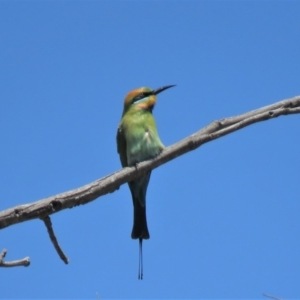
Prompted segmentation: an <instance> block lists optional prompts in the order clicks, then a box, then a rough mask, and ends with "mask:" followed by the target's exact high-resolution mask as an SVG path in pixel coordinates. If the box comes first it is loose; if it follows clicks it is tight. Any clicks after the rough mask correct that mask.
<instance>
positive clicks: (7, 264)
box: [0, 249, 30, 267]
mask: <svg viewBox="0 0 300 300" xmlns="http://www.w3.org/2000/svg"><path fill="white" fill-rule="evenodd" d="M6 253H7V250H6V249H3V250H2V252H1V253H0V267H20V266H24V267H28V266H29V265H30V260H29V257H28V256H27V257H25V258H23V259H19V260H13V261H6V262H4V261H3V260H4V257H5V255H6Z"/></svg>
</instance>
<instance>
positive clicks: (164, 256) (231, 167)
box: [0, 1, 300, 299]
mask: <svg viewBox="0 0 300 300" xmlns="http://www.w3.org/2000/svg"><path fill="white" fill-rule="evenodd" d="M299 14H300V2H298V1H39V2H38V1H22V2H21V1H1V2H0V39H1V46H0V66H1V67H0V108H1V109H0V115H1V118H0V128H1V131H0V140H1V149H0V152H1V160H0V165H1V168H0V176H1V188H0V199H1V202H0V210H4V209H6V208H9V207H13V206H15V205H18V204H24V203H28V202H33V201H36V200H39V199H42V198H45V197H48V196H52V195H55V194H58V193H61V192H65V191H68V190H71V189H74V188H77V187H80V186H82V185H84V184H87V183H89V182H91V181H93V180H96V179H98V178H101V177H102V176H105V175H108V174H110V173H112V172H114V171H116V170H118V169H120V162H119V157H118V155H117V152H116V141H115V136H116V129H117V126H118V122H119V120H120V117H121V113H122V108H123V107H122V106H123V99H124V97H125V95H126V93H127V92H128V91H130V90H132V89H135V88H137V87H140V86H149V87H151V88H157V87H160V86H163V85H167V84H177V86H176V88H172V89H170V90H168V91H166V92H164V93H162V94H160V95H159V97H158V103H157V107H156V108H155V110H154V115H155V118H156V121H157V125H158V131H159V134H160V137H161V139H162V141H163V142H164V144H165V145H166V146H168V145H171V144H173V143H175V142H177V141H179V140H181V139H182V138H184V137H186V136H188V135H190V134H192V133H194V132H196V131H197V130H199V129H201V128H202V127H203V126H205V125H207V124H209V123H210V122H212V121H214V120H216V119H220V118H225V117H229V116H234V115H238V114H241V113H244V112H247V111H250V110H253V109H256V108H259V107H262V106H265V105H268V104H271V103H274V102H276V101H279V100H283V99H286V98H289V97H293V96H296V95H299V94H300V89H299V86H300V85H299V78H300V77H299V70H300V60H299V53H300V42H299V31H300V23H299ZM299 118H300V116H299V115H292V116H287V117H280V118H277V119H275V120H271V121H267V122H262V123H258V124H255V125H252V126H250V127H247V128H245V129H242V130H240V131H238V132H235V133H232V134H230V135H228V136H226V137H223V138H220V139H218V140H215V141H213V142H211V143H208V144H205V145H204V146H202V147H200V148H199V149H197V150H196V151H193V152H190V153H188V154H186V155H184V156H181V157H179V158H178V159H176V160H173V161H172V162H170V163H167V164H165V165H163V166H161V167H160V168H158V169H156V170H155V171H154V172H153V174H152V177H151V182H150V185H149V188H148V195H147V210H148V223H149V224H148V225H149V230H150V234H151V239H150V240H149V241H146V242H145V243H144V280H143V281H138V279H137V271H138V242H137V241H135V240H131V238H130V233H131V228H132V201H131V198H130V193H129V189H128V187H127V185H123V186H121V188H120V189H119V190H118V191H116V192H115V193H112V194H109V195H107V196H104V197H101V198H99V199H98V200H96V201H94V202H92V203H90V204H88V205H85V206H81V207H76V208H73V209H71V210H65V211H62V212H60V213H58V214H55V215H53V216H52V222H53V225H54V229H55V231H56V235H57V237H58V239H59V242H60V244H61V246H62V248H63V249H64V251H65V252H66V254H67V255H68V257H69V258H70V264H69V265H65V264H64V263H63V262H62V261H61V260H60V259H59V258H58V256H57V254H56V252H55V251H54V248H53V247H52V244H51V243H50V240H49V238H48V235H47V233H46V229H45V228H44V225H43V223H42V222H41V221H39V220H34V221H30V222H25V223H23V224H18V225H14V226H11V227H9V228H6V229H4V230H1V231H0V248H1V249H0V250H2V249H3V248H7V249H8V253H7V258H6V259H7V260H13V259H18V258H22V257H25V256H30V258H31V265H30V267H28V268H23V267H22V268H12V269H0V272H1V298H31V299H41V298H89V299H97V296H96V293H98V295H99V296H100V298H101V299H105V298H128V299H130V298H140V299H141V298H148V299H151V298H201V299H208V298H210V299H211V298H218V299H221V298H223V299H224V298H226V299H231V298H235V299H237V298H240V299H245V298H247V299H265V298H264V297H263V296H262V293H268V294H271V295H274V296H277V297H282V298H284V299H288V298H295V299H296V298H298V299H299V298H300V285H299V277H300V255H299V253H300V218H299V211H300V201H299V170H300V162H299V148H300V142H299V125H300V119H299Z"/></svg>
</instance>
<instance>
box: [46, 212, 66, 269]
mask: <svg viewBox="0 0 300 300" xmlns="http://www.w3.org/2000/svg"><path fill="white" fill-rule="evenodd" d="M42 220H43V221H44V224H45V226H46V228H47V231H48V234H49V237H50V240H51V242H52V244H53V246H54V248H55V250H56V252H57V254H58V255H59V257H60V258H61V259H62V261H63V262H64V263H65V264H68V263H69V259H68V257H67V256H66V255H65V253H64V252H63V251H62V249H61V247H60V246H59V244H58V241H57V238H56V236H55V234H54V230H53V227H52V222H51V219H50V217H49V216H46V217H44V218H42Z"/></svg>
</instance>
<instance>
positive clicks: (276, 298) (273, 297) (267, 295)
mask: <svg viewBox="0 0 300 300" xmlns="http://www.w3.org/2000/svg"><path fill="white" fill-rule="evenodd" d="M263 296H264V297H266V298H270V299H273V300H283V299H281V298H278V297H275V296H272V295H269V294H266V293H263Z"/></svg>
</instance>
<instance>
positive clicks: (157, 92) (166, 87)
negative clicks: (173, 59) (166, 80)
mask: <svg viewBox="0 0 300 300" xmlns="http://www.w3.org/2000/svg"><path fill="white" fill-rule="evenodd" d="M175 85H176V84H171V85H165V86H162V87H160V88H158V89H156V90H153V91H152V93H151V94H152V95H157V94H159V93H161V92H163V91H164V90H166V89H169V88H171V87H173V86H175Z"/></svg>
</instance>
